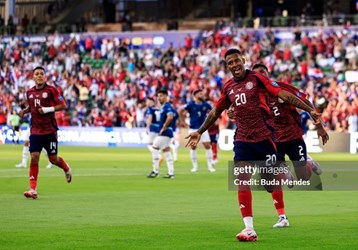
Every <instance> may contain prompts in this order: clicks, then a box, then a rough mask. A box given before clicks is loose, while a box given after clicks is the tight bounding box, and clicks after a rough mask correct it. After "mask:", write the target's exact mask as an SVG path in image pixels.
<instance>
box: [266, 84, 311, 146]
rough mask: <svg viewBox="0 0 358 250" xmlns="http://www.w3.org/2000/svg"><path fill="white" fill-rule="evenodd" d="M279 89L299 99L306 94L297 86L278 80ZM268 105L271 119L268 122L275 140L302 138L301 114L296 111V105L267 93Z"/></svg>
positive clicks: (304, 97)
mask: <svg viewBox="0 0 358 250" xmlns="http://www.w3.org/2000/svg"><path fill="white" fill-rule="evenodd" d="M278 84H279V85H280V87H281V89H283V90H286V91H288V92H290V93H291V94H293V95H295V96H297V97H298V98H300V99H301V100H305V99H306V95H305V94H304V93H302V92H300V91H299V90H298V89H297V88H295V87H293V86H292V85H289V84H287V83H283V82H278ZM268 103H269V107H270V110H271V115H272V119H269V120H268V124H269V125H270V126H272V127H273V129H274V136H275V141H276V142H287V141H292V140H296V139H299V138H302V136H303V134H304V131H303V128H302V123H301V116H300V114H299V113H298V112H297V111H296V107H294V106H292V105H290V104H287V103H284V102H283V101H282V100H281V99H279V98H278V97H275V96H272V95H269V102H268Z"/></svg>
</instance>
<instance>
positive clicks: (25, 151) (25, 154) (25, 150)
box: [21, 146, 30, 166]
mask: <svg viewBox="0 0 358 250" xmlns="http://www.w3.org/2000/svg"><path fill="white" fill-rule="evenodd" d="M29 153H30V152H29V147H26V146H24V147H23V148H22V161H21V163H22V164H23V165H24V166H27V158H29Z"/></svg>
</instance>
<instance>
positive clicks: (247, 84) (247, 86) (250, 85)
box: [245, 82, 254, 89]
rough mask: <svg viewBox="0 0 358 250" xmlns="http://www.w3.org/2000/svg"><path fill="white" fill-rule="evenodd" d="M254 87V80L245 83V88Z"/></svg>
mask: <svg viewBox="0 0 358 250" xmlns="http://www.w3.org/2000/svg"><path fill="white" fill-rule="evenodd" d="M253 87H254V84H253V83H252V82H247V83H246V85H245V89H252V88H253Z"/></svg>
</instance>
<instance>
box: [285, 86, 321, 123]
mask: <svg viewBox="0 0 358 250" xmlns="http://www.w3.org/2000/svg"><path fill="white" fill-rule="evenodd" d="M278 97H279V98H281V99H282V100H283V101H284V102H287V103H288V104H291V105H292V106H295V107H296V108H299V109H303V110H305V111H307V112H308V113H309V114H310V115H311V117H312V119H313V120H314V121H315V123H320V122H321V114H319V113H317V112H316V111H315V110H314V108H313V107H310V106H309V105H307V104H306V103H304V102H303V101H302V100H301V99H300V98H298V97H297V96H295V95H293V94H291V93H290V92H288V91H286V90H281V91H280V92H279V93H278Z"/></svg>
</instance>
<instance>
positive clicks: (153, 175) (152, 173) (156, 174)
mask: <svg viewBox="0 0 358 250" xmlns="http://www.w3.org/2000/svg"><path fill="white" fill-rule="evenodd" d="M158 176H159V173H156V172H154V171H152V172H150V173H149V174H147V177H148V178H156V177H158Z"/></svg>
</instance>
